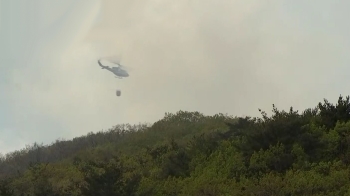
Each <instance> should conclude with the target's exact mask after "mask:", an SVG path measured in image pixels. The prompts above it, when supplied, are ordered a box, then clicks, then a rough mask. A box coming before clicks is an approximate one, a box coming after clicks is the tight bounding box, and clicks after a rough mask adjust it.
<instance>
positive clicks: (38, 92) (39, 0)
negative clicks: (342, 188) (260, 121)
mask: <svg viewBox="0 0 350 196" xmlns="http://www.w3.org/2000/svg"><path fill="white" fill-rule="evenodd" d="M349 6H350V2H347V1H328V0H319V1H317V2H316V1H301V0H295V1H287V0H280V1H276V0H275V1H274V0H268V1H260V0H251V1H246V0H240V1H238V0H230V1H228V0H215V1H212V0H190V1H189V0H177V1H171V0H164V1H159V0H142V1H131V0H120V1H114V0H109V1H103V0H101V1H99V0H59V1H58V0H56V1H53V0H52V1H47V0H32V1H24V0H17V1H1V2H0V60H1V65H0V152H1V153H7V152H9V151H13V150H18V149H21V148H23V147H24V146H25V145H26V144H32V143H34V142H39V143H41V142H43V143H44V144H48V143H51V142H53V141H54V140H56V139H58V138H65V139H72V138H73V137H76V136H81V135H84V134H87V133H88V132H90V131H92V132H97V131H100V130H102V129H103V130H106V129H109V128H111V127H113V126H114V125H117V124H121V123H131V124H135V123H139V122H141V123H144V122H148V123H153V122H155V121H157V120H159V119H161V118H162V117H163V116H164V113H165V112H177V111H179V110H186V111H199V112H202V113H204V114H207V115H212V114H215V113H228V114H230V115H237V116H243V115H250V116H258V115H259V113H258V108H261V109H263V110H265V111H266V112H268V113H270V111H271V109H272V104H275V105H276V106H277V107H278V108H280V109H288V108H289V107H290V106H293V107H295V108H296V109H298V110H304V109H305V108H308V107H314V106H316V104H317V103H318V102H319V101H322V100H323V98H327V99H328V100H330V101H332V102H333V103H334V102H335V101H336V100H337V98H338V96H339V95H340V94H342V95H344V96H346V95H348V94H349V86H348V84H349V82H350V79H349V77H348V75H349V71H350V67H349V63H350V55H348V51H349V36H350V32H349V30H350V26H349V25H350V24H349V22H348V21H347V20H348V19H349V18H350V17H349V15H350V13H349V11H348V8H349ZM108 55H118V56H121V58H122V59H121V63H122V64H124V65H125V66H128V67H130V68H131V71H130V77H129V78H126V79H122V80H119V79H116V78H114V76H113V75H112V74H111V73H110V72H107V71H105V70H102V69H100V68H99V67H98V64H97V59H98V58H99V57H100V56H108ZM116 89H120V90H121V91H122V95H121V96H120V97H117V96H116V94H115V91H116Z"/></svg>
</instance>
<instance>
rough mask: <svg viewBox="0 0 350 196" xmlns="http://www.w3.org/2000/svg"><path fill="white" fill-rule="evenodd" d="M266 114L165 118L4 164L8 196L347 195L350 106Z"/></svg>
mask: <svg viewBox="0 0 350 196" xmlns="http://www.w3.org/2000/svg"><path fill="white" fill-rule="evenodd" d="M259 111H260V112H261V117H250V116H246V117H233V116H229V115H225V114H216V115H212V116H207V115H204V114H202V113H200V112H188V111H178V112H177V113H175V114H171V113H166V114H165V116H164V118H163V119H161V120H159V121H157V122H155V123H153V124H152V125H150V124H138V125H130V124H122V125H117V126H115V127H113V128H111V129H110V130H107V131H99V132H97V133H89V134H87V135H85V136H81V137H77V138H74V139H72V140H67V141H66V140H56V141H55V142H53V143H52V144H50V145H42V144H39V143H34V144H32V145H28V146H27V147H26V148H24V149H21V150H18V151H14V152H12V153H9V154H6V155H4V156H2V157H1V159H0V196H7V195H30V196H32V195H33V196H34V195H45V196H51V195H52V196H56V195H57V196H58V195H93V196H99V195H101V196H102V195H103V196H105V195H125V196H126V195H127V196H132V195H135V196H136V195H137V196H143V195H198V196H199V195H200V196H205V195H207V196H209V195H210V196H214V195H261V196H263V195H266V196H272V195H348V194H350V177H349V173H350V167H349V165H350V143H349V142H350V121H349V120H350V101H349V96H347V97H346V98H343V97H342V96H339V99H338V102H337V103H336V104H335V105H334V104H332V103H329V102H328V101H327V100H326V99H324V100H323V102H320V103H318V104H317V106H316V107H314V108H308V109H305V110H304V111H302V112H299V111H295V110H294V109H293V107H290V109H289V111H284V110H278V109H277V108H276V107H275V105H272V115H271V116H268V115H267V114H266V112H264V111H262V110H260V109H259Z"/></svg>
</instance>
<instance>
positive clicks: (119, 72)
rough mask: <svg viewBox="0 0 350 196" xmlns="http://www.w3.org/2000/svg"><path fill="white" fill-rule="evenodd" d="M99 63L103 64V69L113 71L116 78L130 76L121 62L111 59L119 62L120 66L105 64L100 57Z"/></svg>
mask: <svg viewBox="0 0 350 196" xmlns="http://www.w3.org/2000/svg"><path fill="white" fill-rule="evenodd" d="M97 62H98V64H99V65H100V66H101V69H107V70H108V71H110V72H112V73H113V74H114V75H115V77H116V78H119V79H122V78H123V77H129V73H128V72H127V71H126V70H125V69H124V68H123V66H122V65H121V64H120V63H119V62H115V61H110V62H111V63H114V64H117V65H118V67H112V68H110V67H109V66H104V65H102V63H101V59H99V60H98V61H97Z"/></svg>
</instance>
